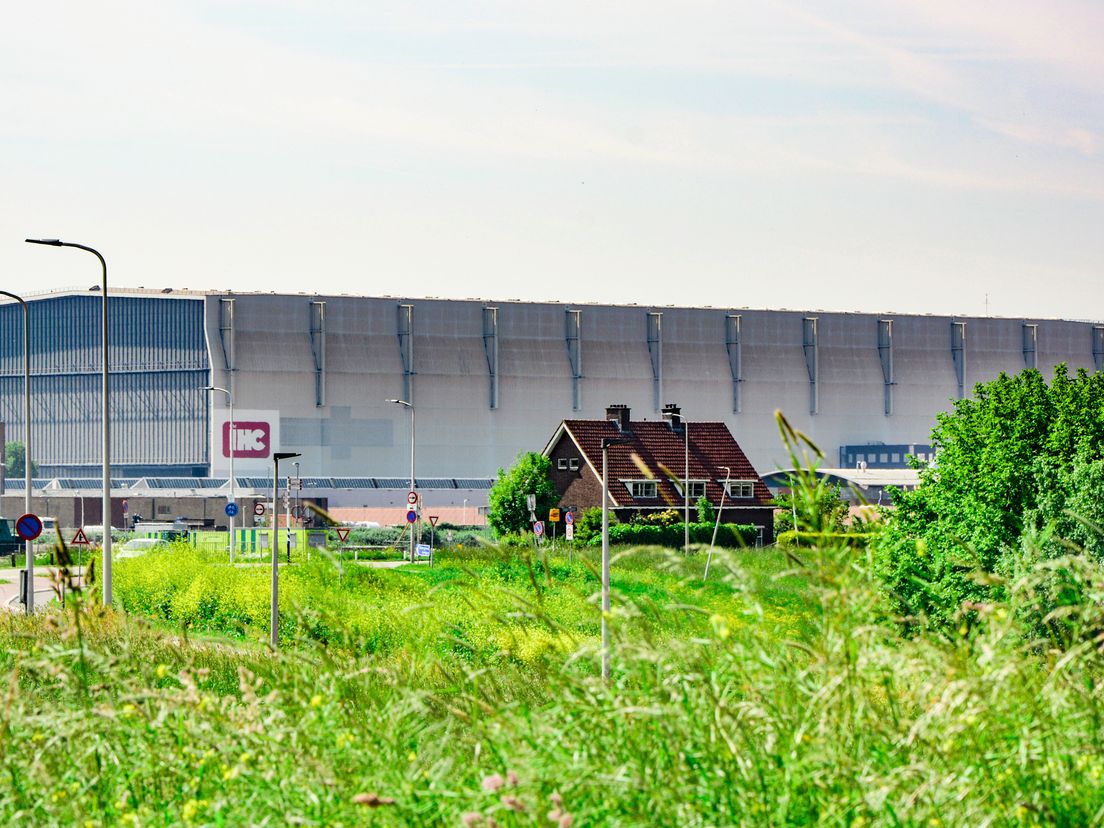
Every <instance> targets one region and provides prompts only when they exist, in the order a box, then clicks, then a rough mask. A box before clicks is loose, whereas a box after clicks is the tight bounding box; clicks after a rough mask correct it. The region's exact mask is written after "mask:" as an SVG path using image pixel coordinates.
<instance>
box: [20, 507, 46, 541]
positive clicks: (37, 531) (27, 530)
mask: <svg viewBox="0 0 1104 828" xmlns="http://www.w3.org/2000/svg"><path fill="white" fill-rule="evenodd" d="M15 532H16V534H17V535H19V537H21V538H23V540H25V541H33V540H34V539H35V538H37V537H38V536H39V535H41V534H42V518H40V517H39V516H38V515H32V514H30V513H28V514H25V515H21V516H20V517H19V520H17V521H16V522H15Z"/></svg>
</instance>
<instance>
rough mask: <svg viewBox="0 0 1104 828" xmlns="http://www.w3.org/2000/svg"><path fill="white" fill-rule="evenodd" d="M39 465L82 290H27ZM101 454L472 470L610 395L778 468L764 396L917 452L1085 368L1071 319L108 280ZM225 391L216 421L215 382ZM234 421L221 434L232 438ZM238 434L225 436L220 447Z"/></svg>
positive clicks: (166, 472) (1, 416)
mask: <svg viewBox="0 0 1104 828" xmlns="http://www.w3.org/2000/svg"><path fill="white" fill-rule="evenodd" d="M29 303H30V311H31V324H32V339H33V341H32V373H33V378H32V393H33V406H34V412H33V415H32V416H33V420H34V423H35V446H34V458H35V460H36V462H37V463H38V464H39V466H40V476H41V477H44V478H47V477H60V476H69V477H73V476H95V475H96V474H98V473H99V472H98V468H99V463H100V457H99V438H98V435H99V428H100V415H99V412H100V404H101V403H100V401H101V397H100V379H99V371H100V361H99V343H100V338H99V313H100V297H99V294H98V293H97V292H87V293H78V292H60V293H54V294H47V295H43V296H40V297H34V298H32V299H30V302H29ZM21 325H22V320H21V316H20V311H19V308H18V306H16V305H13V304H8V305H3V306H0V420H3V421H5V422H6V423H7V432H8V439H9V440H16V441H19V440H22V439H23V438H22V434H23V423H22V333H21V331H22V328H21ZM110 326H111V327H110V330H111V373H112V380H111V383H112V384H111V388H112V395H111V412H112V435H113V437H112V441H113V448H112V465H113V467H114V468H115V469H116V470H117V473H118V474H120V475H121V476H127V477H144V476H152V475H161V476H184V477H188V476H206V475H214V476H219V475H225V474H227V473H228V471H229V451H230V447H231V445H237V446H238V451H237V453H236V455H235V463H236V471H237V473H238V474H263V473H264V472H265V471H268V472H270V471H271V463H270V461H269V459H268V458H269V456H270V452H271V451H272V450H274V449H279V450H283V451H297V452H301V453H302V455H303V456H302V457H301V458H299V460H300V463H301V469H302V474H303V475H309V476H334V477H346V476H348V477H352V476H366V477H405V476H406V475H407V474H408V473H409V463H410V419H411V417H410V411H409V409H407V408H405V407H402V406H399V405H395V404H393V403H391V402H389V400H392V399H403V400H407V401H410V402H412V403H413V404H414V406H415V412H416V434H417V452H416V462H417V474H418V476H419V477H423V476H424V477H441V478H457V477H465V478H485V477H490V476H493V475H494V473H495V472H496V470H497V469H498V468H499V467H501V466H506V465H509V463H510V462H511V460H512V459H513V457H514V456H516V454H517V453H518V452H519V451H522V450H529V449H532V450H537V451H539V450H540V448H541V447H542V446H543V445H544V443H545V441H546V440H547V436H548V434H549V433H551V432H552V430H554V429H555V427H556V425H557V424H558V423H559V422H560V421H561V420H563V419H595V418H601V417H602V416H603V414H604V410H605V406H606V404H607V403H608V402H609V401H610V400H616V401H618V402H624V403H625V404H627V405H629V406H631V408H632V409H633V411H634V416H635V417H639V418H645V419H653V418H654V419H659V417H660V413H659V412H660V409H661V408H662V406H663V405H664V404H666V403H676V404H678V405H680V406H681V407H682V411H683V414H684V416H685V417H686V419H687V420H688V421H689V422H691V423H693V422H694V421H695V420H701V421H705V420H710V421H721V422H724V423H725V424H726V425H727V426H728V428H729V429H730V430H731V432H732V433H733V435H734V436H735V437H736V439H737V440H738V441H739V443H740V445H741V446H742V447H743V448H744V450H745V452H746V453H747V455H748V457H749V459H750V460H751V461H752V463H753V464H754V465H755V466H756V467H757V468H759V469H761V470H764V471H769V470H772V469H775V468H779V467H784V466H785V465H787V462H786V458H785V457H784V455H783V453H782V450H781V445H780V443H779V439H778V431H777V426H776V424H775V419H774V412H775V411H776V410H781V411H783V412H784V413H785V414H786V416H787V417H788V418H789V419H790V421H791V422H792V423H793V424H794V425H795V426H796V427H798V428H800V429H802V430H803V431H805V432H806V433H807V434H808V435H809V436H810V437H811V438H812V439H813V440H814V441H815V442H816V443H817V444H818V445H819V446H820V448H821V449H822V450H823V451H824V452H825V453H826V454H827V455H828V457H829V458H835V457H836V456H837V453H839V452H840V449H841V447H845V446H846V447H851V448H852V449H853V448H854V447H855V446H862V445H865V444H871V443H886V444H891V445H909V444H926V443H927V442H928V438H929V434H930V432H931V429H932V427H933V425H934V423H935V415H936V414H937V412H939V411H943V410H946V409H947V408H948V407H949V405H950V401H951V400H953V399H955V398H958V397H961V396H963V395H967V394H969V392H970V389H971V388H972V387H973V385H974V384H975V383H978V382H983V381H986V380H989V379H992V378H994V377H995V376H996V375H997V374H998V373H999V372H1002V371H1003V372H1006V373H1010V374H1012V373H1017V372H1019V371H1020V370H1022V369H1023V368H1024V367H1037V368H1039V369H1040V370H1041V371H1043V373H1044V374H1046V375H1050V374H1051V373H1052V371H1053V368H1054V366H1055V365H1056V364H1058V363H1066V364H1067V365H1068V366H1069V367H1070V369H1071V370H1076V369H1080V368H1084V369H1086V370H1089V371H1093V370H1100V369H1101V367H1102V365H1104V326H1101V325H1099V324H1094V323H1091V322H1075V321H1064V320H1025V319H997V318H965V317H945V316H916V315H902V314H893V315H877V314H862V313H829V312H807V311H772V310H748V309H719V308H674V307H638V306H611V305H582V304H579V305H568V304H560V303H536V302H484V301H477V300H460V301H453V300H439V299H403V298H396V297H376V298H369V297H351V296H321V295H286V294H285V295H277V294H229V293H227V294H220V293H196V292H171V293H164V292H155V291H119V292H118V293H114V292H113V293H112V295H111V304H110ZM207 385H215V386H219V387H222V388H226V389H227V390H230V391H232V392H233V397H234V403H235V414H234V421H235V426H236V428H235V433H234V434H231V432H230V429H229V425H228V424H229V409H228V406H227V396H226V395H225V394H222V393H210V392H206V391H204V390H203V389H204V386H207ZM243 435H244V436H243ZM243 446H244V447H245V448H244V449H243V448H242V447H243Z"/></svg>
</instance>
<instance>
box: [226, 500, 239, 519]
mask: <svg viewBox="0 0 1104 828" xmlns="http://www.w3.org/2000/svg"><path fill="white" fill-rule="evenodd" d="M237 513H238V504H237V503H234V502H233V501H230V502H229V503H227V504H226V516H227V517H234V516H235V515H237Z"/></svg>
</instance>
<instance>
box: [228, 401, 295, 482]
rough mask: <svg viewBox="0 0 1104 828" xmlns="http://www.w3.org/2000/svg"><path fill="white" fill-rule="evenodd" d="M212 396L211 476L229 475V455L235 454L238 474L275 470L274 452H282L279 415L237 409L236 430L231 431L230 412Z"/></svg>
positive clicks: (267, 411)
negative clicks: (273, 462)
mask: <svg viewBox="0 0 1104 828" xmlns="http://www.w3.org/2000/svg"><path fill="white" fill-rule="evenodd" d="M216 399H217V397H215V396H214V395H211V405H212V406H213V408H212V409H211V474H212V475H214V476H221V475H227V474H229V473H230V454H231V452H232V453H233V455H234V473H235V474H245V475H250V474H257V473H260V474H264V473H271V471H272V453H273V452H274V451H280V450H281V446H280V412H279V411H273V410H270V409H260V408H257V409H252V408H251V409H241V408H237V409H235V410H234V428H233V429H231V428H230V410H229V409H228V408H223V407H220V406H218V405H217V404H216V402H215V400H216Z"/></svg>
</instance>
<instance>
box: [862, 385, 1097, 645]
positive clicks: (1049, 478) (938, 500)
mask: <svg viewBox="0 0 1104 828" xmlns="http://www.w3.org/2000/svg"><path fill="white" fill-rule="evenodd" d="M932 444H933V446H934V447H935V449H936V451H937V452H938V455H937V456H938V466H937V467H936V468H930V469H925V470H923V471H922V472H921V485H920V486H919V487H918V488H917V489H916V490H915V491H911V492H900V493H897V494H896V495H895V496H894V503H895V504H896V506H897V508H896V509H895V510H894V511H893V512H892V513H891V514H890V517H889V521H888V531H887V532H886V533H885V535H884V537H883V539H882V540H881V541H880V542H879V543H878V545H877V546H878V550H879V557H878V562H879V567H880V569H881V571H882V573H883V576H884V577H885V579H886V581H887V583H888V584H889V586H890V588H891V590H892V591H893V594H894V596H895V597H896V600H897V602H898V609H899V611H901V612H902V613H906V614H910V615H919V614H923V615H925V616H927V617H929V618H934V619H937V620H939V621H940V622H942V623H944V624H946V625H948V626H950V625H953V624H954V623H955V617H956V614H957V613H958V611H959V608H960V607H961V606H962V605H963V603H964V602H978V601H987V600H991V599H992V598H993V597H994V591H993V586H994V584H993V582H992V581H990V580H987V579H986V577H985V576H986V575H988V574H990V573H1001V574H1004V575H1008V576H1011V577H1015V575H1016V574H1017V573H1018V572H1024V571H1027V570H1029V569H1030V568H1031V565H1032V563H1033V561H1034V560H1037V559H1038V558H1040V557H1042V558H1052V557H1055V556H1061V555H1065V554H1067V553H1068V552H1069V551H1070V549H1071V547H1070V545H1069V542H1070V541H1073V542H1074V543H1075V544H1077V545H1078V548H1080V549H1084V550H1085V551H1086V552H1088V553H1089V554H1090V555H1092V556H1094V557H1095V558H1096V559H1097V560H1104V536H1102V534H1101V532H1100V531H1099V527H1100V525H1101V524H1100V522H1099V521H1100V519H1101V518H1104V506H1101V503H1102V502H1104V501H1102V500H1101V498H1102V497H1104V462H1102V461H1104V373H1096V374H1088V373H1086V372H1085V371H1079V372H1078V373H1077V374H1076V375H1075V376H1073V377H1070V376H1069V375H1068V373H1067V371H1066V368H1065V366H1064V365H1060V366H1058V368H1057V369H1056V370H1055V374H1054V379H1053V381H1052V382H1051V384H1050V385H1049V386H1048V385H1047V384H1046V382H1045V381H1044V379H1043V377H1042V375H1041V374H1040V373H1039V372H1038V371H1035V370H1028V371H1024V372H1022V373H1021V374H1019V375H1017V376H1015V377H1008V376H1005V375H1003V374H1002V375H1001V376H999V377H998V378H997V379H995V380H993V381H992V382H989V383H986V384H983V385H978V386H977V387H976V388H975V389H974V395H973V397H972V398H969V399H965V400H959V401H957V402H956V403H955V405H954V410H953V411H951V412H950V413H946V414H941V415H940V416H939V418H938V425H937V426H936V428H935V430H934V431H933V432H932ZM1071 512H1072V513H1073V514H1076V515H1077V516H1076V517H1074V516H1073V514H1071ZM1086 519H1088V520H1089V521H1090V523H1089V524H1086V523H1085V520H1086ZM1094 520H1095V521H1096V523H1095V525H1092V522H1093V521H1094ZM1040 534H1042V536H1043V537H1041V538H1038V537H1036V536H1038V535H1040ZM1058 538H1061V539H1062V541H1059V540H1058ZM1029 539H1030V540H1031V542H1030V543H1029V544H1028V543H1027V541H1028V540H1029ZM1025 552H1029V553H1030V554H1029V555H1028V556H1027V557H1026V558H1025V557H1024V553H1025ZM978 575H981V576H982V577H978Z"/></svg>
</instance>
